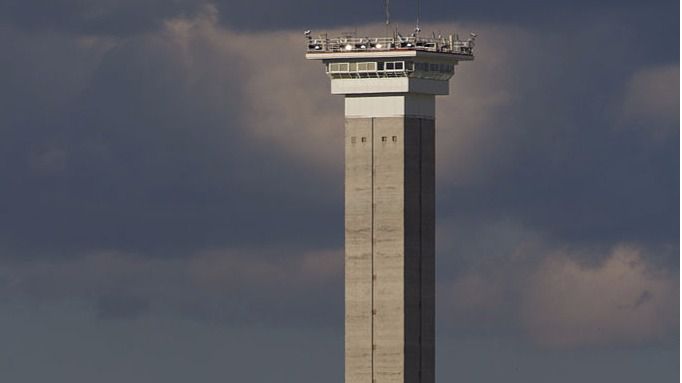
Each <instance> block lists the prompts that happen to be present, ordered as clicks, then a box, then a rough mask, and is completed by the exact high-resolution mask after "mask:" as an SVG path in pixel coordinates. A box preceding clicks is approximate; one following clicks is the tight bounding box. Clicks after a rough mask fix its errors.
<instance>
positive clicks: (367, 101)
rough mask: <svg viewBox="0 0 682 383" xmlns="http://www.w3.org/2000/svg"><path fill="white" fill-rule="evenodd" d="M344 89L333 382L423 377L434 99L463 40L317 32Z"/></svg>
mask: <svg viewBox="0 0 682 383" xmlns="http://www.w3.org/2000/svg"><path fill="white" fill-rule="evenodd" d="M306 37H307V54H306V58H307V59H311V60H322V62H323V63H324V65H325V68H326V72H327V74H328V75H329V77H330V78H331V92H332V94H342V95H344V96H345V109H346V113H345V114H346V133H345V152H346V165H345V177H346V178H345V381H346V383H434V381H435V376H434V372H435V365H434V359H435V195H434V192H435V156H434V150H435V96H436V95H447V94H448V88H449V87H448V81H449V79H450V78H451V77H452V75H453V74H454V67H455V65H457V63H458V62H459V61H462V60H473V55H472V48H473V38H474V37H475V35H472V37H471V38H470V39H469V40H467V41H459V40H458V39H454V38H453V37H452V36H449V37H447V38H442V37H439V38H423V37H420V36H418V34H415V35H413V36H411V37H402V36H401V35H400V34H397V33H396V34H395V35H394V36H393V37H381V38H357V37H352V36H345V37H339V38H327V37H326V36H324V35H322V36H320V37H319V38H317V39H314V38H312V37H311V36H310V32H306Z"/></svg>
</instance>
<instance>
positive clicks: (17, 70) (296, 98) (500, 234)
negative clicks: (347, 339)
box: [0, 0, 680, 383]
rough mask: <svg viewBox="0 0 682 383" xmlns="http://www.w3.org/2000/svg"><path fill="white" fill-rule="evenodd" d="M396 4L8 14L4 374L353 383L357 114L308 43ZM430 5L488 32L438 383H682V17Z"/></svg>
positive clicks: (453, 130)
mask: <svg viewBox="0 0 682 383" xmlns="http://www.w3.org/2000/svg"><path fill="white" fill-rule="evenodd" d="M382 3H383V2H382V1H374V2H371V3H370V2H364V1H357V0H349V1H342V2H320V1H317V2H314V1H308V0H294V1H287V2H283V1H272V0H252V1H248V2H237V4H235V2H234V1H228V0H216V1H209V0H173V1H162V0H99V1H90V2H86V1H72V0H52V1H46V0H24V1H16V0H0V51H1V52H2V53H1V54H0V179H1V180H2V181H3V182H2V187H0V201H1V202H0V335H1V337H0V339H1V340H2V341H1V342H0V380H1V381H3V382H17V383H24V382H26V383H28V382H42V381H45V380H46V379H48V378H49V380H50V381H52V382H57V383H61V382H69V383H74V382H75V383H81V382H83V383H85V382H101V383H108V382H112V383H113V382H117V383H118V382H133V383H137V382H140V383H142V382H171V383H174V382H188V381H192V382H226V381H227V382H286V383H288V382H291V383H300V382H342V379H343V376H342V375H343V332H342V328H343V322H342V319H343V318H342V316H343V290H342V278H343V275H342V272H343V164H342V161H343V147H342V145H343V101H342V99H341V98H339V97H338V96H331V95H329V82H328V79H327V78H326V76H325V75H324V74H323V72H322V68H321V67H320V66H319V63H314V62H306V61H305V60H304V59H303V45H302V43H303V39H302V33H301V32H302V31H303V30H304V29H308V28H312V29H313V30H314V31H316V32H317V31H323V30H328V31H348V30H355V29H357V30H359V31H363V30H367V31H371V30H374V29H377V28H381V25H380V23H381V20H382V17H383V10H382ZM392 3H394V10H393V14H394V19H395V21H396V22H397V23H398V24H399V25H400V26H403V28H404V30H408V29H411V28H412V26H413V23H414V22H413V18H414V17H413V15H414V9H415V4H414V3H415V2H414V1H409V2H408V1H393V2H392ZM423 3H424V4H423V20H424V22H423V24H424V29H425V30H427V31H431V30H435V31H443V32H455V31H457V32H459V33H461V34H466V33H468V32H469V31H475V32H477V33H478V34H479V39H478V45H477V48H476V53H477V57H476V61H475V62H472V63H462V64H461V65H460V66H458V68H457V69H458V71H457V74H456V76H455V77H454V79H453V80H452V81H451V95H450V96H448V97H441V98H439V100H438V116H437V118H438V122H437V188H438V194H437V212H438V218H437V225H438V226H437V264H438V310H437V312H438V314H437V315H438V319H437V324H438V333H437V344H438V345H437V351H438V356H437V376H438V380H439V381H441V382H452V381H459V382H499V381H506V382H514V383H515V382H524V383H534V382H559V383H561V382H577V381H579V382H620V383H634V382H677V381H679V336H680V334H679V251H680V247H679V182H680V180H679V170H680V169H679V138H680V137H679V134H680V131H679V126H680V120H679V102H680V100H679V53H680V52H679V46H680V41H679V34H678V31H679V17H678V16H679V2H678V1H675V0H652V1H646V2H642V1H631V0H625V1H623V0H619V1H616V0H606V1H601V2H594V1H587V0H573V1H568V0H555V1H539V0H518V1H516V2H507V1H502V0H497V1H494V0H489V1H480V0H479V1H473V0H462V1H456V2H450V1H444V0H425V1H424V2H423Z"/></svg>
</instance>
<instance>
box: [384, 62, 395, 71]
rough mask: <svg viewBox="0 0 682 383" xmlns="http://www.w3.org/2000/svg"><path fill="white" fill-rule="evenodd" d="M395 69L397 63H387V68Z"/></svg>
mask: <svg viewBox="0 0 682 383" xmlns="http://www.w3.org/2000/svg"><path fill="white" fill-rule="evenodd" d="M393 69H395V63H386V70H393Z"/></svg>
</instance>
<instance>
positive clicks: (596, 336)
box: [523, 245, 679, 347]
mask: <svg viewBox="0 0 682 383" xmlns="http://www.w3.org/2000/svg"><path fill="white" fill-rule="evenodd" d="M646 259H647V254H645V253H644V251H643V250H642V249H639V248H636V247H632V246H627V245H619V246H617V247H615V248H613V249H612V250H611V252H610V253H609V255H608V258H606V260H605V261H603V263H602V264H600V265H598V266H596V267H590V266H584V265H581V264H579V263H577V262H576V261H575V260H572V259H571V258H569V257H567V256H566V255H564V254H561V253H560V252H559V253H558V254H553V255H552V256H550V257H549V258H548V259H546V260H545V261H544V262H543V263H542V264H541V265H540V267H539V268H538V270H536V271H535V273H534V275H533V276H532V277H531V279H530V280H529V282H528V290H527V292H526V296H525V297H524V308H523V317H524V325H525V327H526V329H527V331H528V332H529V334H530V336H531V337H533V339H535V340H536V341H537V342H539V343H541V344H543V345H548V346H556V347H574V346H591V345H605V344H614V343H616V344H633V343H634V344H637V343H642V342H651V341H657V340H661V339H663V338H665V337H666V336H668V335H669V334H670V332H671V331H675V329H676V328H677V326H678V321H679V316H678V312H679V306H678V305H677V303H678V302H679V292H678V282H677V281H676V279H675V278H673V277H672V276H671V275H667V274H666V273H665V272H662V271H661V270H655V269H651V267H650V266H649V265H648V263H647V261H646Z"/></svg>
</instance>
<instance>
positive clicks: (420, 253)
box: [418, 118, 424, 382]
mask: <svg viewBox="0 0 682 383" xmlns="http://www.w3.org/2000/svg"><path fill="white" fill-rule="evenodd" d="M423 134H424V131H423V129H422V119H421V118H420V119H419V373H418V374H419V375H418V376H419V382H421V381H422V348H423V346H422V345H423V343H424V340H423V339H422V336H423V334H422V311H423V310H424V307H423V305H422V294H423V289H422V263H423V258H422V247H423V238H422V235H423V233H422V224H423V222H422V216H423V214H424V212H423V210H422V198H423V195H422V192H423V186H424V185H423V178H422V171H423V167H422V166H423V163H422V156H423V148H422V145H423V144H424V142H423Z"/></svg>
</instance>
